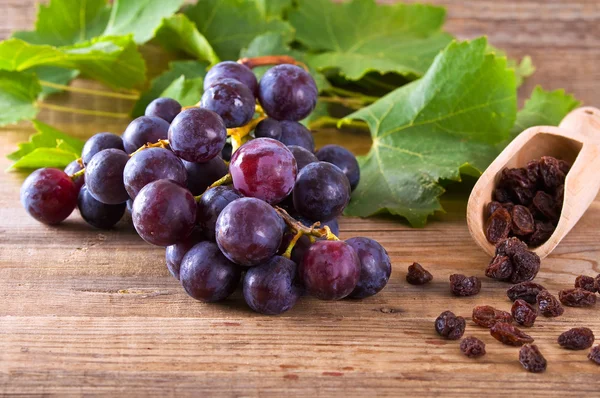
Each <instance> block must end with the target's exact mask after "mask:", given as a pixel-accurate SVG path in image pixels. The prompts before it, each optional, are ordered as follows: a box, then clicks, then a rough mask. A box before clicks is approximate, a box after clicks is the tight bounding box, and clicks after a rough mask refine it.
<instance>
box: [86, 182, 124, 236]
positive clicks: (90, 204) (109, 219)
mask: <svg viewBox="0 0 600 398" xmlns="http://www.w3.org/2000/svg"><path fill="white" fill-rule="evenodd" d="M77 207H78V208H79V213H80V214H81V218H83V219H84V220H85V221H86V222H87V223H88V224H90V225H91V226H92V227H96V228H99V229H109V228H111V227H112V226H114V225H115V224H116V223H118V222H119V220H120V219H121V218H122V217H123V214H125V207H126V204H125V203H119V204H117V205H107V204H105V203H102V202H99V201H98V200H96V199H95V198H94V197H93V196H92V195H91V194H90V192H89V191H88V189H87V186H85V185H84V186H83V187H82V188H81V191H79V196H78V197H77Z"/></svg>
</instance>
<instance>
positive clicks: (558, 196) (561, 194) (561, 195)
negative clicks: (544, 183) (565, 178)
mask: <svg viewBox="0 0 600 398" xmlns="http://www.w3.org/2000/svg"><path fill="white" fill-rule="evenodd" d="M564 200H565V185H564V184H563V185H559V186H558V188H556V192H555V193H554V203H556V208H557V209H558V213H560V210H561V209H562V206H563V201H564Z"/></svg>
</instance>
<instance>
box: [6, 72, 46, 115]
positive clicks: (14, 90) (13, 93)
mask: <svg viewBox="0 0 600 398" xmlns="http://www.w3.org/2000/svg"><path fill="white" fill-rule="evenodd" d="M41 91H42V87H41V86H40V83H39V81H38V79H37V77H36V76H35V75H34V74H32V73H27V72H10V71H4V70H0V126H4V125H6V124H11V123H16V122H18V121H19V120H29V119H33V118H34V117H35V115H37V112H38V108H37V105H36V99H37V97H38V95H39V94H40V92H41Z"/></svg>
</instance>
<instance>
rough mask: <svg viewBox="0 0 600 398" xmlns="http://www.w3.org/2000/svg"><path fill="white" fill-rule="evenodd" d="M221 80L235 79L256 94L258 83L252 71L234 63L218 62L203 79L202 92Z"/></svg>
mask: <svg viewBox="0 0 600 398" xmlns="http://www.w3.org/2000/svg"><path fill="white" fill-rule="evenodd" d="M223 79H235V80H237V81H240V82H242V83H244V84H245V85H246V86H248V88H249V89H250V91H251V92H252V93H253V94H255V93H256V92H257V89H258V82H257V81H256V76H254V73H253V72H252V69H250V68H248V67H247V66H245V65H242V64H238V63H237V62H234V61H225V62H219V63H218V64H216V65H215V66H213V67H212V68H210V70H209V71H208V73H207V74H206V76H205V77H204V90H207V89H208V88H209V87H210V86H212V85H213V84H215V83H217V82H219V81H220V80H223Z"/></svg>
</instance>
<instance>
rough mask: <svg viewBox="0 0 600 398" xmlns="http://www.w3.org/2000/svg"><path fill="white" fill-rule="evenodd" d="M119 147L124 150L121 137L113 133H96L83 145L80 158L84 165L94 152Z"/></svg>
mask: <svg viewBox="0 0 600 398" xmlns="http://www.w3.org/2000/svg"><path fill="white" fill-rule="evenodd" d="M111 148H113V149H120V150H122V151H124V150H125V147H124V146H123V139H122V138H121V137H120V136H118V135H116V134H113V133H98V134H95V135H93V136H91V137H90V138H89V139H88V140H87V141H86V142H85V145H84V146H83V150H82V151H81V160H82V161H83V164H84V165H87V164H88V163H89V162H90V160H92V158H93V157H94V155H95V154H97V153H98V152H100V151H102V150H104V149H111Z"/></svg>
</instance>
